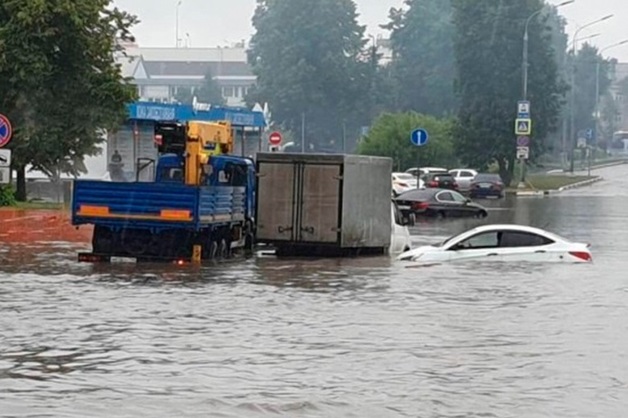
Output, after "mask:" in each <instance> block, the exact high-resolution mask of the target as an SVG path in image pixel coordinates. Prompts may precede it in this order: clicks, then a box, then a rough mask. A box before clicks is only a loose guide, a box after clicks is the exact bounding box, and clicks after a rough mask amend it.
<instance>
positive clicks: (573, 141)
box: [569, 14, 614, 174]
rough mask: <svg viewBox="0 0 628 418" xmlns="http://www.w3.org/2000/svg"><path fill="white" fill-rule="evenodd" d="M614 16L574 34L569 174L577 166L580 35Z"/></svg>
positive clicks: (584, 27) (595, 21) (608, 16)
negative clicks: (578, 55)
mask: <svg viewBox="0 0 628 418" xmlns="http://www.w3.org/2000/svg"><path fill="white" fill-rule="evenodd" d="M613 16H614V15H612V14H610V15H607V16H604V17H603V18H601V19H598V20H594V21H593V22H590V23H587V24H586V25H584V26H582V27H580V28H578V30H576V33H574V35H573V49H572V52H573V54H572V55H573V57H572V59H573V62H572V66H571V100H570V104H571V112H570V113H571V116H570V119H571V123H570V125H571V129H570V132H569V134H570V135H571V137H570V138H569V139H570V141H569V144H570V148H571V150H570V151H571V152H570V159H571V161H570V162H569V172H570V173H572V174H573V172H574V165H575V162H574V159H575V156H576V140H577V136H578V135H577V133H576V59H577V56H576V53H577V51H578V47H577V45H578V34H579V33H580V32H581V31H582V30H583V29H586V28H588V27H589V26H593V25H595V24H597V23H600V22H603V21H605V20H608V19H610V18H612V17H613Z"/></svg>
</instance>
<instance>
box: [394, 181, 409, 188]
mask: <svg viewBox="0 0 628 418" xmlns="http://www.w3.org/2000/svg"><path fill="white" fill-rule="evenodd" d="M397 185H398V186H401V187H410V186H408V185H407V184H406V183H401V182H397Z"/></svg>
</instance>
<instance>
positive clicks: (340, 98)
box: [249, 0, 370, 146]
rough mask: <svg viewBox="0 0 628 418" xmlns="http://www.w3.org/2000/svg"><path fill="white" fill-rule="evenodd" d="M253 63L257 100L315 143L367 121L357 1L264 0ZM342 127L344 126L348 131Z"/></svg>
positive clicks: (254, 39)
mask: <svg viewBox="0 0 628 418" xmlns="http://www.w3.org/2000/svg"><path fill="white" fill-rule="evenodd" d="M253 26H254V28H255V30H256V33H255V34H254V35H253V37H252V39H251V48H250V50H249V62H250V63H251V65H252V67H253V71H254V73H255V74H256V75H257V83H258V85H257V88H256V89H255V91H254V92H252V93H251V95H250V97H249V100H250V101H252V102H259V103H264V102H268V103H269V104H270V108H271V110H272V112H273V119H274V121H275V122H276V123H277V124H281V125H283V126H286V127H288V129H290V130H292V131H293V132H298V133H299V135H297V136H298V137H300V136H301V135H300V133H301V132H302V128H305V129H304V132H305V135H306V137H307V141H308V143H309V144H314V145H317V146H321V145H323V144H329V143H331V142H332V141H335V142H336V143H338V142H340V141H338V138H339V137H340V136H341V135H342V132H343V131H345V130H350V131H354V130H357V128H358V127H359V126H360V125H361V124H362V123H363V120H364V119H365V116H364V115H363V114H362V112H361V110H362V109H363V106H362V105H363V102H364V100H365V98H366V97H367V95H368V92H369V91H370V90H369V87H368V84H367V83H368V81H369V78H368V76H367V73H366V71H367V68H368V64H367V65H365V62H367V59H365V58H364V51H363V48H364V45H365V41H364V39H363V34H364V28H363V27H362V26H360V25H358V23H357V12H356V6H355V3H354V2H353V1H352V0H316V1H312V0H257V9H256V11H255V15H254V17H253ZM343 127H344V128H345V129H343Z"/></svg>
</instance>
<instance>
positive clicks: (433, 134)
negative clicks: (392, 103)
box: [359, 112, 457, 170]
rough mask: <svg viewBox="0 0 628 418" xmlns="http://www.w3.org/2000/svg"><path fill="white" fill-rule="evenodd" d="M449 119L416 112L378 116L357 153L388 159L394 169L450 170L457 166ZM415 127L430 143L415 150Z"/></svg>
mask: <svg viewBox="0 0 628 418" xmlns="http://www.w3.org/2000/svg"><path fill="white" fill-rule="evenodd" d="M453 126H454V124H453V122H452V120H450V119H437V118H435V117H433V116H426V115H421V114H418V113H415V112H408V113H398V114H391V113H386V114H383V115H381V116H380V117H379V118H378V119H377V120H376V121H375V124H374V125H373V127H372V128H371V129H370V131H369V134H368V135H367V136H366V137H365V138H364V139H363V141H362V142H361V143H360V146H359V153H360V154H364V155H376V156H383V157H391V158H393V160H394V164H395V169H396V170H406V169H408V168H411V167H416V166H417V165H420V166H424V167H425V166H445V167H452V166H454V165H456V164H457V161H456V158H455V156H454V148H453V138H452V128H453ZM417 128H423V129H426V130H427V131H428V133H429V143H428V145H426V146H423V147H416V146H414V145H412V143H411V142H410V135H411V133H412V131H413V130H415V129H417Z"/></svg>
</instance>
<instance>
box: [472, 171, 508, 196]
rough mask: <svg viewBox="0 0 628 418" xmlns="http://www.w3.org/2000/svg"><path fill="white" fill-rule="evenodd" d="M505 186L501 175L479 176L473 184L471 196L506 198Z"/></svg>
mask: <svg viewBox="0 0 628 418" xmlns="http://www.w3.org/2000/svg"><path fill="white" fill-rule="evenodd" d="M504 191H505V186H504V182H503V181H502V178H501V177H500V176H499V174H478V175H477V176H475V178H474V179H473V181H472V182H471V189H470V190H469V196H470V197H472V198H476V197H491V196H493V197H497V198H502V197H504Z"/></svg>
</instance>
